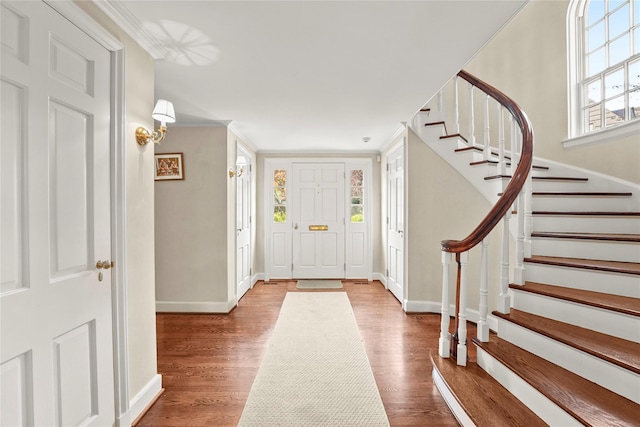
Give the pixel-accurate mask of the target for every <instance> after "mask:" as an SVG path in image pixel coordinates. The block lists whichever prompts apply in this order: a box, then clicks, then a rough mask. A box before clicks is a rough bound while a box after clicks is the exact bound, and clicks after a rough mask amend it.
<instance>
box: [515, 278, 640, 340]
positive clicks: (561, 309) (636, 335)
mask: <svg viewBox="0 0 640 427" xmlns="http://www.w3.org/2000/svg"><path fill="white" fill-rule="evenodd" d="M511 291H513V299H512V301H513V303H512V307H513V308H515V309H518V310H521V311H526V312H527V313H531V314H536V315H538V316H542V317H547V318H549V319H554V320H558V321H560V322H564V323H570V324H572V325H576V326H580V327H581V328H586V329H591V330H593V331H597V332H601V333H603V334H608V335H611V336H615V337H618V338H622V339H625V340H629V341H634V342H637V343H640V317H637V316H631V315H628V314H624V313H619V312H615V311H610V310H605V309H602V308H597V307H591V306H588V305H584V304H577V303H574V302H571V301H565V300H561V299H557V298H552V297H548V296H545V295H539V294H534V293H532V292H524V291H519V290H518V289H515V288H512V289H511Z"/></svg>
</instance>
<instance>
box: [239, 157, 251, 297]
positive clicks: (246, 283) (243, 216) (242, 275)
mask: <svg viewBox="0 0 640 427" xmlns="http://www.w3.org/2000/svg"><path fill="white" fill-rule="evenodd" d="M238 156H242V157H244V159H245V161H246V165H245V166H244V167H243V169H242V175H240V176H237V177H236V178H237V180H236V283H237V298H238V300H239V299H240V298H242V296H243V295H244V294H245V293H246V292H247V291H248V290H249V288H250V287H251V157H250V156H249V155H248V154H247V153H245V152H244V151H242V150H241V149H238Z"/></svg>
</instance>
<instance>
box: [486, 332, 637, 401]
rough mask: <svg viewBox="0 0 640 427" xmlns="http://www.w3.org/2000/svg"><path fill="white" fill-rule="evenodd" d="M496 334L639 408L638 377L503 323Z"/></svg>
mask: <svg viewBox="0 0 640 427" xmlns="http://www.w3.org/2000/svg"><path fill="white" fill-rule="evenodd" d="M498 331H499V335H500V339H504V340H506V341H509V342H510V343H511V344H515V345H517V346H518V347H520V348H523V349H525V350H527V351H529V352H531V353H533V354H535V355H536V356H539V357H542V358H543V359H545V360H548V361H550V362H552V363H554V364H556V365H558V366H561V367H563V368H564V369H567V370H569V371H571V372H573V373H575V374H577V375H580V376H581V377H583V378H586V379H588V380H589V381H592V382H594V383H596V384H598V385H600V386H602V387H604V388H606V389H608V390H611V391H613V392H614V393H617V394H619V395H621V396H624V397H626V398H627V399H630V400H632V401H634V402H635V403H638V404H640V387H638V384H640V375H638V374H636V373H634V372H632V371H628V370H626V369H623V368H621V367H619V366H617V365H614V364H612V363H609V362H607V361H604V360H602V359H599V358H597V357H595V356H592V355H590V354H587V353H585V352H583V351H580V350H577V349H575V348H573V347H570V346H568V345H565V344H562V343H560V342H558V341H554V340H552V339H550V338H548V337H545V336H543V335H540V334H538V333H536V332H533V331H531V330H529V329H526V328H523V327H521V326H519V325H516V324H514V323H511V322H508V321H506V320H503V319H499V321H498Z"/></svg>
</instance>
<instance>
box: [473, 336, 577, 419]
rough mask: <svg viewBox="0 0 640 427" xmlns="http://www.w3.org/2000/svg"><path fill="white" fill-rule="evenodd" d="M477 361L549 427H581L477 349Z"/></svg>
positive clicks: (536, 391) (496, 361)
mask: <svg viewBox="0 0 640 427" xmlns="http://www.w3.org/2000/svg"><path fill="white" fill-rule="evenodd" d="M477 360H478V365H480V367H481V368H482V369H484V370H485V371H487V372H488V373H489V375H491V376H492V377H493V378H494V379H495V380H496V381H498V382H499V383H500V384H502V386H503V387H504V388H506V389H507V390H509V392H510V393H511V394H513V395H514V396H515V397H517V398H518V399H519V400H520V401H521V402H522V403H524V404H525V405H526V406H527V407H528V408H529V409H531V410H532V411H533V412H535V413H536V415H538V416H539V417H540V418H542V420H543V421H544V422H546V423H547V424H549V425H550V426H563V427H572V426H580V427H582V424H581V423H579V422H578V420H576V419H575V418H573V417H572V416H571V415H569V414H568V413H567V412H565V411H564V410H563V409H562V408H560V407H559V406H558V405H556V404H555V403H553V402H552V401H551V400H549V399H548V398H547V397H546V396H544V395H543V394H542V393H540V392H539V391H538V390H536V389H535V388H533V387H532V386H531V385H529V383H527V382H526V381H524V380H523V379H522V378H520V377H519V376H518V375H516V374H514V373H513V372H512V371H511V370H510V369H509V368H507V367H506V366H504V365H503V364H502V363H500V362H499V361H498V360H496V359H494V358H493V357H492V356H491V355H490V354H488V353H487V352H485V351H484V350H482V349H481V348H478V353H477Z"/></svg>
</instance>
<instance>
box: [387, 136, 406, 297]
mask: <svg viewBox="0 0 640 427" xmlns="http://www.w3.org/2000/svg"><path fill="white" fill-rule="evenodd" d="M403 153H404V147H403V146H401V147H399V148H397V149H396V150H394V151H393V152H392V153H391V154H390V155H389V157H388V159H387V162H388V166H389V173H388V186H387V188H388V191H389V197H388V198H387V201H388V204H389V205H388V207H387V208H388V210H387V212H388V218H387V241H388V246H389V247H388V248H387V254H388V256H389V259H388V260H387V268H388V275H387V287H388V288H389V290H390V291H391V292H392V293H393V295H395V297H396V298H397V299H398V301H400V302H402V301H403V297H404V154H403Z"/></svg>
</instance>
